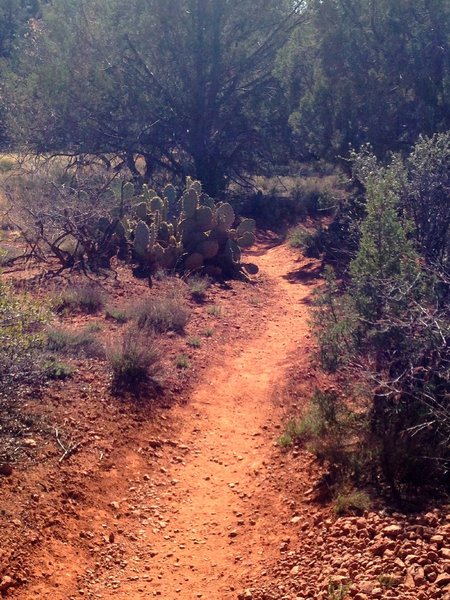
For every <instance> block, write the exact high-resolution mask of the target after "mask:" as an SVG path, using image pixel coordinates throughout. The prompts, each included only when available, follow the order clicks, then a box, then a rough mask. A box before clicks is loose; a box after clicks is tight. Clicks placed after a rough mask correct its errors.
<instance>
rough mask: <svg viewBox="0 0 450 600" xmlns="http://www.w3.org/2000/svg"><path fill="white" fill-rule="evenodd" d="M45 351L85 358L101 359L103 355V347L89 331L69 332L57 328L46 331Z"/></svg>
mask: <svg viewBox="0 0 450 600" xmlns="http://www.w3.org/2000/svg"><path fill="white" fill-rule="evenodd" d="M47 349H48V350H49V351H50V352H55V353H57V354H63V355H69V356H76V357H78V356H81V357H86V358H103V357H104V354H105V351H104V348H103V346H102V345H101V344H100V342H99V341H98V340H97V339H96V338H95V337H94V336H93V335H92V334H91V333H90V332H89V331H86V330H83V331H69V330H68V329H62V328H59V327H51V328H49V329H48V330H47Z"/></svg>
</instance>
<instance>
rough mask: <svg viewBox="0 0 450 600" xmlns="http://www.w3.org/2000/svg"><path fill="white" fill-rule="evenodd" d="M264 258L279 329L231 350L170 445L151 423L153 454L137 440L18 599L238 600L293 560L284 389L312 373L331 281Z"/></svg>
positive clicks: (271, 318) (292, 256)
mask: <svg viewBox="0 0 450 600" xmlns="http://www.w3.org/2000/svg"><path fill="white" fill-rule="evenodd" d="M251 254H253V256H252V260H254V262H256V263H257V264H258V265H259V267H260V270H261V273H262V274H263V277H265V278H267V280H268V284H269V286H270V289H271V290H272V294H273V295H272V298H271V302H270V306H269V307H268V308H267V311H266V310H264V311H261V312H262V313H266V316H265V317H264V318H263V317H261V321H260V322H259V323H257V324H256V325H255V328H254V331H251V329H250V331H251V334H250V335H249V336H248V337H247V338H245V337H244V338H243V337H241V338H240V339H239V342H238V343H232V344H230V345H229V346H225V347H224V346H223V345H221V346H220V347H221V350H220V352H221V355H220V356H214V357H211V360H210V366H208V367H207V368H205V370H204V372H203V375H202V376H201V380H200V383H199V384H198V385H197V386H196V388H195V389H194V392H193V394H192V395H191V398H190V400H189V402H188V403H187V404H184V405H183V404H180V405H177V406H175V407H174V408H172V409H171V411H170V413H168V416H167V417H162V418H164V419H167V427H163V428H162V430H161V433H162V434H163V433H164V429H165V432H166V434H167V436H170V439H166V440H152V439H151V437H152V434H151V427H150V425H147V424H146V423H145V422H143V423H142V429H141V430H139V431H140V433H139V435H140V438H139V441H136V440H135V441H134V442H133V443H129V442H128V440H127V438H126V436H125V435H124V438H123V441H122V443H121V444H120V445H119V446H118V447H117V451H116V452H115V458H114V462H113V463H111V464H112V466H111V468H110V469H103V471H102V472H98V470H97V471H96V472H95V473H96V474H95V477H94V476H93V479H92V480H91V482H90V484H89V486H90V490H91V492H90V496H89V501H87V502H84V504H83V507H82V509H81V507H80V508H78V509H77V512H74V514H73V518H71V520H70V522H67V523H66V524H65V530H66V531H68V533H67V534H66V536H65V537H64V538H61V539H58V537H55V538H53V539H52V543H51V545H50V547H46V548H43V549H42V552H41V553H40V557H39V560H40V563H39V565H38V568H37V571H36V570H35V572H34V575H35V580H34V581H33V582H30V586H29V587H28V588H27V590H26V591H25V595H23V594H22V593H21V592H20V591H19V590H18V595H17V596H14V597H17V598H18V599H19V600H28V598H30V599H31V598H33V599H35V598H36V599H40V600H50V599H51V600H78V599H80V598H84V599H88V600H97V599H107V598H108V599H109V598H117V599H119V600H125V599H126V600H144V599H145V600H148V599H149V598H152V597H160V598H163V599H164V600H174V599H176V598H182V599H184V600H195V598H204V599H208V600H232V599H233V600H236V598H237V597H238V595H239V593H240V591H241V590H242V589H243V588H244V587H245V584H246V581H247V580H250V579H254V578H255V576H257V577H258V576H259V575H260V574H261V575H262V576H263V575H264V569H265V565H267V564H268V563H270V562H271V560H272V559H273V562H275V561H276V560H277V559H278V558H279V556H280V544H283V543H288V542H286V535H287V534H289V530H290V528H289V524H290V519H291V517H292V511H293V510H294V506H293V505H291V504H289V502H288V501H287V500H286V498H285V497H284V494H283V492H284V490H283V488H282V484H281V483H280V481H279V477H278V476H277V473H279V471H277V468H279V464H278V463H279V462H280V460H279V450H278V448H277V447H276V443H275V442H276V439H277V437H278V436H279V435H280V423H281V422H282V420H283V404H282V389H283V386H284V384H285V381H286V377H287V373H288V369H289V368H290V367H292V365H293V364H295V365H296V368H297V367H301V368H303V369H304V371H305V374H306V373H307V371H308V368H309V366H308V365H309V364H310V363H309V360H310V353H309V349H308V347H309V346H310V344H311V342H310V341H308V340H309V332H308V315H309V310H310V308H309V300H310V297H311V292H312V287H313V286H314V281H313V280H314V279H315V278H316V277H317V273H316V272H315V270H314V269H315V266H314V265H306V266H305V264H304V262H303V263H302V262H301V260H300V259H299V258H298V255H297V253H295V252H294V251H292V250H291V249H290V248H288V247H287V246H286V245H284V244H283V245H276V246H273V244H270V243H269V244H266V245H264V244H261V243H260V244H259V245H258V247H257V250H255V251H254V252H253V253H251ZM309 268H312V270H308V269H309ZM233 325H235V324H234V323H233ZM247 329H249V328H248V327H246V328H245V330H247ZM299 349H300V356H299ZM294 361H295V362H294ZM302 363H303V367H302ZM275 454H276V455H277V457H276V459H275V457H274V455H275ZM276 465H277V466H276ZM299 465H301V463H299ZM296 468H299V469H301V466H299V467H296ZM86 473H87V471H86ZM86 473H85V475H86ZM81 475H83V473H81ZM304 484H305V486H306V485H309V484H308V481H307V478H305V482H304ZM296 485H297V483H296ZM300 485H301V484H300ZM305 489H306V487H305ZM75 493H76V492H75ZM80 539H82V540H83V545H82V546H80ZM80 548H82V549H80Z"/></svg>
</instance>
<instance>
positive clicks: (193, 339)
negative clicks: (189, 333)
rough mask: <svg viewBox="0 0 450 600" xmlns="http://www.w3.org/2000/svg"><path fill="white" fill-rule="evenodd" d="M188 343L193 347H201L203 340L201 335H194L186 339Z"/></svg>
mask: <svg viewBox="0 0 450 600" xmlns="http://www.w3.org/2000/svg"><path fill="white" fill-rule="evenodd" d="M186 344H187V345H188V346H190V347H191V348H201V346H202V340H201V339H200V338H199V337H196V336H193V337H190V338H189V339H188V340H187V341H186Z"/></svg>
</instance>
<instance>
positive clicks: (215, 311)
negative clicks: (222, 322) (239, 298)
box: [206, 304, 222, 317]
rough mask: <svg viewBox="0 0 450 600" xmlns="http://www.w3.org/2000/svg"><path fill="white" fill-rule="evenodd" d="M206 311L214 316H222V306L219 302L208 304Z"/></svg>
mask: <svg viewBox="0 0 450 600" xmlns="http://www.w3.org/2000/svg"><path fill="white" fill-rule="evenodd" d="M206 312H207V313H208V315H211V316H212V317H221V316H222V307H221V306H219V305H218V304H213V305H212V306H208V309H207V311H206Z"/></svg>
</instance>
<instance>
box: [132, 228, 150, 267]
mask: <svg viewBox="0 0 450 600" xmlns="http://www.w3.org/2000/svg"><path fill="white" fill-rule="evenodd" d="M149 245H150V229H149V227H148V225H147V224H146V223H144V221H139V223H138V224H137V225H136V229H135V230H134V241H133V249H134V251H135V253H136V255H137V256H138V257H139V259H140V260H145V258H146V256H147V254H148V248H149Z"/></svg>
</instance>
